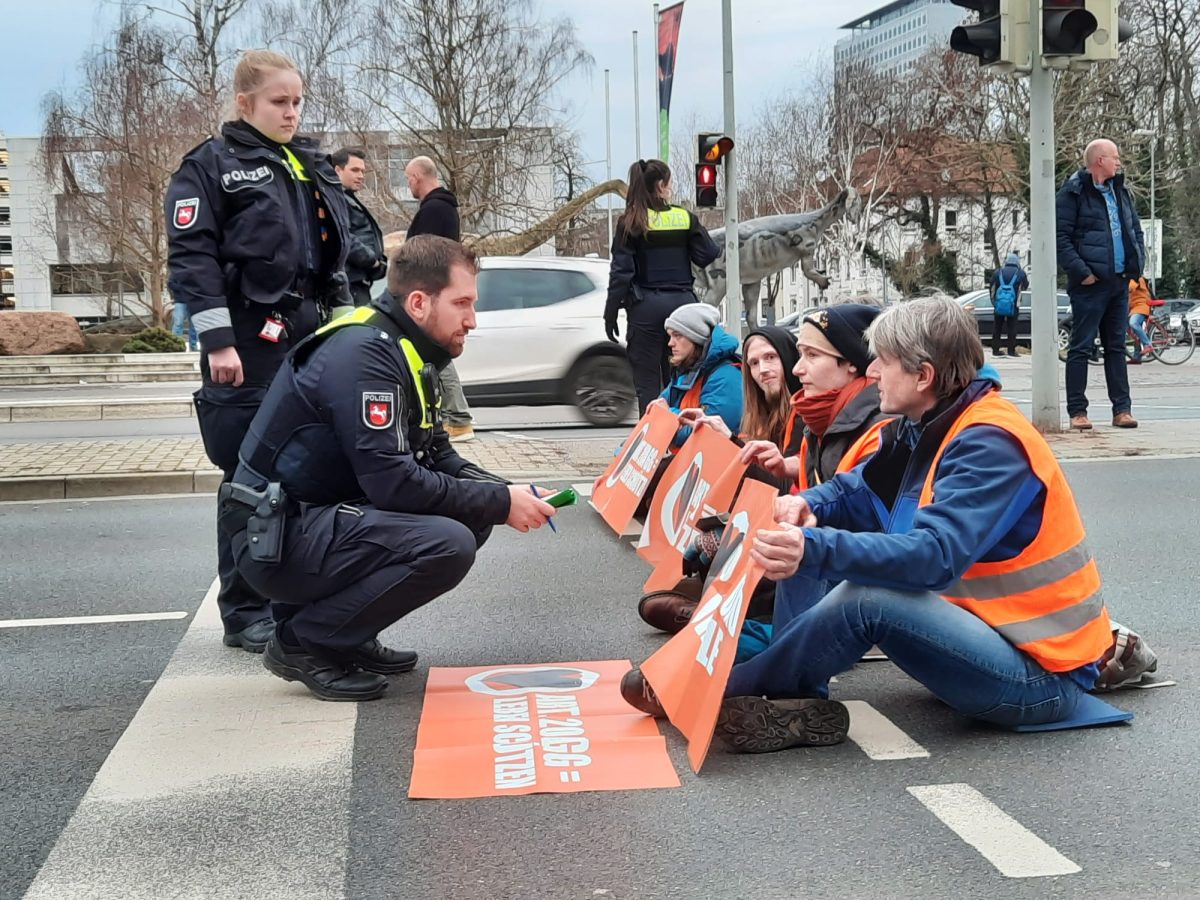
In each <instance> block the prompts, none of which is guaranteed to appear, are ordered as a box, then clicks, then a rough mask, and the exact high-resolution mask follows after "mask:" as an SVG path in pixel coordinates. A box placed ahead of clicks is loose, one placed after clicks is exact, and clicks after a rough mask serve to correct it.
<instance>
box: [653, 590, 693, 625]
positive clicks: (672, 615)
mask: <svg viewBox="0 0 1200 900" xmlns="http://www.w3.org/2000/svg"><path fill="white" fill-rule="evenodd" d="M699 605H700V604H699V602H698V601H696V600H693V599H692V598H691V597H688V596H686V595H684V594H680V593H677V592H676V591H651V592H650V593H649V594H646V595H645V596H644V597H642V599H641V600H640V601H638V615H639V616H641V617H642V621H643V622H645V623H646V624H647V625H649V626H650V627H652V628H657V629H658V630H659V631H665V632H666V633H667V634H678V633H679V632H681V631H683V629H684V628H685V627H686V626H687V623H688V622H690V621H692V613H694V612H695V611H696V607H697V606H699Z"/></svg>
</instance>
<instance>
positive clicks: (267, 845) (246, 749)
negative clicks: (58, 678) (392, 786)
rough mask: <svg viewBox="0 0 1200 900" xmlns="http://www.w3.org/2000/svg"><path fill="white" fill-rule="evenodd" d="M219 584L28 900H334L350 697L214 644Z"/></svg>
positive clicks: (343, 825)
mask: <svg viewBox="0 0 1200 900" xmlns="http://www.w3.org/2000/svg"><path fill="white" fill-rule="evenodd" d="M216 590H217V585H216V583H215V582H214V584H213V586H212V588H211V589H210V590H209V592H208V594H207V596H206V597H205V598H204V602H203V604H202V605H201V607H200V609H199V611H198V612H197V613H196V617H195V618H194V619H193V621H192V624H191V626H190V627H189V628H188V631H187V634H185V635H184V637H183V640H182V641H181V642H180V644H179V647H178V648H177V649H176V651H175V654H174V655H173V656H172V657H171V661H170V662H169V663H168V664H167V667H166V669H165V670H164V671H163V674H162V677H161V678H159V680H158V682H157V683H156V684H155V685H154V687H153V688H152V689H151V690H150V693H149V694H148V695H147V697H146V700H145V702H144V703H143V704H142V706H141V708H140V709H139V710H138V711H137V714H136V715H135V716H134V717H133V720H132V721H131V722H130V723H129V727H128V728H126V729H125V733H124V734H123V735H121V738H120V740H119V741H117V744H116V746H115V747H113V749H112V752H111V753H109V755H108V758H107V759H106V760H105V761H104V764H103V765H102V766H101V767H100V771H99V772H98V773H97V774H96V777H95V779H94V780H93V781H92V784H91V787H89V788H88V791H87V794H85V795H84V798H83V800H82V801H81V802H80V804H79V807H78V808H77V809H76V810H75V813H74V815H73V816H72V817H71V820H70V821H69V822H68V823H67V826H66V828H64V829H63V831H62V833H61V834H60V835H59V838H58V842H57V843H56V844H55V845H54V848H53V849H52V850H51V851H50V855H49V856H48V857H47V859H46V862H45V864H44V865H43V866H42V869H41V871H40V872H38V875H37V878H36V879H35V880H34V882H33V884H32V885H31V886H30V888H29V891H28V893H27V894H26V895H25V897H26V900H43V898H45V900H50V898H53V900H59V898H63V897H97V898H102V897H103V898H107V897H114V898H115V897H129V898H140V897H145V898H150V897H189V898H210V897H211V898H224V897H244V896H248V895H250V894H254V893H255V892H257V895H261V896H263V897H268V896H272V897H305V898H309V897H312V898H322V900H325V898H330V900H342V898H343V897H344V894H345V881H346V859H347V848H348V846H349V827H350V826H349V809H350V788H351V777H352V774H353V748H354V727H355V722H356V719H357V704H354V703H322V702H321V701H319V700H317V699H315V698H314V697H312V696H311V695H310V694H309V693H308V691H307V690H306V689H305V688H303V687H301V686H300V685H298V684H288V683H285V682H283V681H281V680H279V679H277V678H275V677H273V676H271V675H270V674H268V673H267V672H265V671H263V667H262V658H261V657H259V656H254V655H252V654H249V653H246V652H245V651H242V650H232V649H229V648H226V647H222V646H221V631H222V629H221V620H220V616H219V614H218V612H217V605H216Z"/></svg>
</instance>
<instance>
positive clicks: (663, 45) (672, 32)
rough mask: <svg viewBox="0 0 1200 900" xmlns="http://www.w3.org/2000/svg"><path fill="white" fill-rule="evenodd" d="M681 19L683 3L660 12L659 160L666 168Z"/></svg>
mask: <svg viewBox="0 0 1200 900" xmlns="http://www.w3.org/2000/svg"><path fill="white" fill-rule="evenodd" d="M682 20H683V3H682V2H680V3H676V4H675V5H674V6H668V7H667V8H666V9H660V10H659V11H658V158H659V159H661V160H662V161H663V162H665V163H666V164H667V165H670V164H671V129H670V124H669V123H670V111H671V83H672V82H673V81H674V80H675V59H676V56H677V54H678V53H679V23H680V22H681V21H682Z"/></svg>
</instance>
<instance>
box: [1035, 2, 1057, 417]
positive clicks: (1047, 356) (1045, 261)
mask: <svg viewBox="0 0 1200 900" xmlns="http://www.w3.org/2000/svg"><path fill="white" fill-rule="evenodd" d="M1029 5H1030V8H1031V14H1030V21H1032V22H1039V21H1040V20H1041V19H1040V13H1041V6H1040V3H1039V0H1030V4H1029ZM1039 43H1040V42H1039V41H1037V40H1036V38H1035V40H1034V44H1033V52H1032V54H1031V56H1032V59H1031V60H1030V61H1031V63H1032V65H1031V66H1030V73H1029V213H1030V215H1029V229H1030V235H1031V238H1030V240H1031V248H1030V249H1031V250H1032V252H1033V258H1032V261H1031V262H1032V264H1031V266H1030V268H1031V270H1032V272H1031V275H1030V279H1029V282H1030V284H1029V286H1030V289H1031V291H1032V293H1033V302H1032V308H1031V310H1030V316H1031V319H1032V322H1031V329H1030V333H1031V334H1032V336H1033V346H1032V356H1033V416H1032V420H1033V424H1034V427H1036V428H1037V429H1038V431H1040V432H1042V433H1043V434H1057V433H1058V432H1060V431H1061V430H1062V415H1061V413H1060V411H1059V406H1058V396H1059V395H1058V378H1059V370H1060V369H1061V368H1062V364H1061V363H1060V362H1059V359H1058V285H1057V275H1058V254H1057V249H1056V245H1057V239H1056V228H1055V213H1054V195H1055V189H1056V185H1055V179H1054V146H1055V145H1054V72H1053V71H1052V70H1050V69H1047V68H1046V67H1045V65H1043V63H1042V55H1041V53H1040V52H1039Z"/></svg>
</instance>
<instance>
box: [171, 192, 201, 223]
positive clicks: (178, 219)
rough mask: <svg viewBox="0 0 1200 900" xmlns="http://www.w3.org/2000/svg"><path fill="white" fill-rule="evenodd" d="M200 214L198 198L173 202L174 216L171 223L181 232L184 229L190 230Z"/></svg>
mask: <svg viewBox="0 0 1200 900" xmlns="http://www.w3.org/2000/svg"><path fill="white" fill-rule="evenodd" d="M199 212H200V198H199V197H188V198H187V199H186V200H176V201H175V215H174V216H173V217H172V219H171V221H172V222H173V223H174V224H175V227H176V228H178V229H179V230H180V231H182V230H183V229H185V228H191V227H192V226H193V225H195V224H196V219H197V217H198V213H199Z"/></svg>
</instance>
